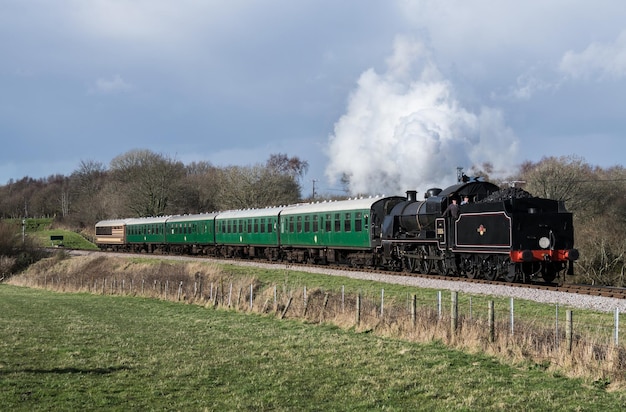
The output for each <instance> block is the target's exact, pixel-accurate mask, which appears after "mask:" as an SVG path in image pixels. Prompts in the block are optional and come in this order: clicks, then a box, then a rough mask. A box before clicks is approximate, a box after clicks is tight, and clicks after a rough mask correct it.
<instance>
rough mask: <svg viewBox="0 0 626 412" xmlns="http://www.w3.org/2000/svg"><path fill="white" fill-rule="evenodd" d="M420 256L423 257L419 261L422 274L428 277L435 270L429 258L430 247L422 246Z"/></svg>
mask: <svg viewBox="0 0 626 412" xmlns="http://www.w3.org/2000/svg"><path fill="white" fill-rule="evenodd" d="M419 254H420V256H421V257H422V258H421V259H420V261H419V268H418V269H419V271H420V273H422V274H424V275H427V274H429V273H430V272H431V271H432V270H433V262H432V260H430V259H429V258H428V255H429V253H428V246H420V250H419Z"/></svg>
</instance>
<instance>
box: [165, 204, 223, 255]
mask: <svg viewBox="0 0 626 412" xmlns="http://www.w3.org/2000/svg"><path fill="white" fill-rule="evenodd" d="M216 216H217V213H203V214H195V215H183V216H172V217H170V218H169V219H167V221H166V222H165V238H166V241H167V244H168V247H169V250H170V251H171V252H175V253H188V254H194V255H195V254H199V253H200V254H209V253H210V250H212V248H213V245H214V244H215V217H216Z"/></svg>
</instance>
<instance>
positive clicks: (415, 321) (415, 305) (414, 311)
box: [411, 293, 417, 326]
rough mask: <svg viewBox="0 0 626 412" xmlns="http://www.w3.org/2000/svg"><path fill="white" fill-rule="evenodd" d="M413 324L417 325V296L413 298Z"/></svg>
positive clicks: (414, 295)
mask: <svg viewBox="0 0 626 412" xmlns="http://www.w3.org/2000/svg"><path fill="white" fill-rule="evenodd" d="M411 323H412V324H413V326H415V325H416V324H417V295H416V294H415V293H414V294H413V295H412V296H411Z"/></svg>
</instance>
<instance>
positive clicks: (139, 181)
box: [110, 150, 185, 216]
mask: <svg viewBox="0 0 626 412" xmlns="http://www.w3.org/2000/svg"><path fill="white" fill-rule="evenodd" d="M110 169H111V172H112V174H113V179H114V181H115V182H117V183H118V185H119V189H120V196H123V197H124V198H125V200H126V206H127V207H128V209H129V210H130V211H131V212H132V213H134V214H135V215H137V216H161V215H163V214H165V213H167V212H168V206H169V202H170V196H171V194H172V193H173V192H175V191H176V190H177V188H178V185H179V184H180V181H181V179H182V178H183V177H184V175H185V169H184V165H183V164H182V163H181V162H178V161H175V160H173V159H171V158H168V157H166V156H164V155H161V154H157V153H154V152H152V151H150V150H132V151H130V152H127V153H125V154H122V155H120V156H117V157H116V158H114V159H113V160H112V161H111V165H110Z"/></svg>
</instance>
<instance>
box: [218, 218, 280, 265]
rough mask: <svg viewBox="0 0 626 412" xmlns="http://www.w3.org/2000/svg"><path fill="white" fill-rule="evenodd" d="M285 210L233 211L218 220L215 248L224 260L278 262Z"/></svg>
mask: <svg viewBox="0 0 626 412" xmlns="http://www.w3.org/2000/svg"><path fill="white" fill-rule="evenodd" d="M281 210H282V209H281V208H279V207H271V208H265V209H249V210H232V211H227V212H222V213H219V214H218V215H217V216H216V217H215V244H216V247H217V248H218V249H219V250H220V253H221V255H223V256H249V257H266V258H268V259H278V257H279V249H278V246H279V239H278V216H279V213H280V211H281Z"/></svg>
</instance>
